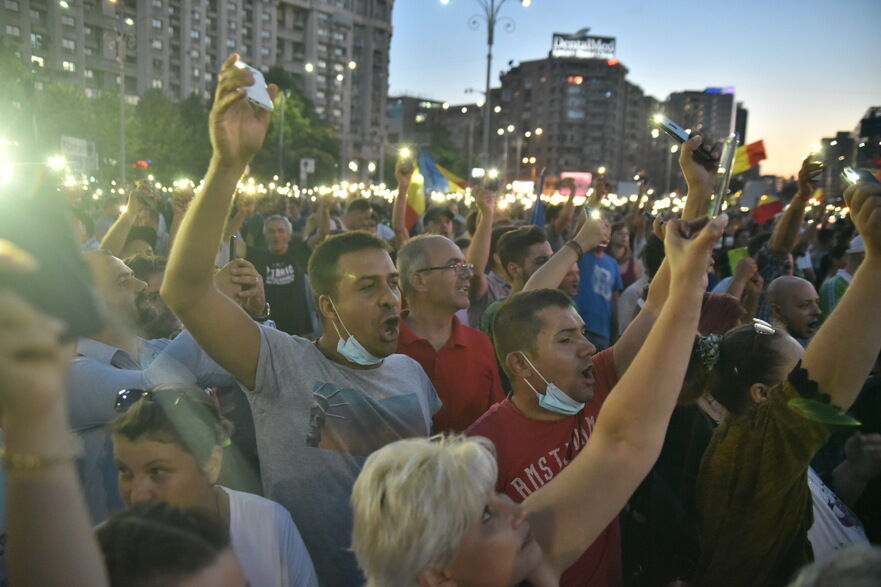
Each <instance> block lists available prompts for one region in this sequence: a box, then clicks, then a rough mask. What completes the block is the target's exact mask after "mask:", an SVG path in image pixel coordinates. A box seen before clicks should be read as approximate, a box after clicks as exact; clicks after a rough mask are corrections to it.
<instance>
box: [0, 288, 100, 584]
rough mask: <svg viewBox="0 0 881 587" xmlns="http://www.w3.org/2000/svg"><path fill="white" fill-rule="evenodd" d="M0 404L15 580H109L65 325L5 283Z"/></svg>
mask: <svg viewBox="0 0 881 587" xmlns="http://www.w3.org/2000/svg"><path fill="white" fill-rule="evenodd" d="M0 323H2V324H3V328H0V406H2V413H3V422H2V425H3V433H4V437H5V438H4V443H5V447H6V448H5V451H6V454H5V461H6V463H5V469H6V487H5V494H6V504H5V508H6V537H5V539H6V545H5V546H6V556H5V559H6V570H7V572H8V579H9V584H10V585H23V586H25V587H27V586H34V587H36V586H41V587H42V586H48V587H56V586H57V587H62V586H66V585H96V586H98V587H100V586H102V585H107V584H108V581H107V576H106V573H105V571H104V561H103V559H102V558H101V553H100V552H99V550H98V544H97V542H96V541H95V538H94V536H93V534H92V528H91V523H90V521H89V516H88V512H87V511H86V503H85V500H84V499H83V494H82V489H81V488H80V485H79V477H78V476H77V472H76V467H75V465H74V458H75V456H76V452H77V451H76V448H75V447H76V446H77V444H76V442H75V439H74V438H73V435H72V434H71V432H70V430H69V428H68V424H67V410H66V396H65V387H64V374H65V370H66V367H67V365H68V362H69V361H70V355H71V354H72V352H69V351H64V350H63V349H62V347H61V345H60V342H59V339H60V336H61V330H62V328H61V325H60V324H59V323H58V322H57V321H55V320H53V319H51V318H49V317H48V316H45V315H42V314H40V313H39V312H37V311H36V310H35V309H34V308H32V307H31V306H30V305H29V304H27V303H26V302H24V301H23V300H21V299H20V298H19V297H18V296H16V295H14V294H12V293H11V292H7V291H0Z"/></svg>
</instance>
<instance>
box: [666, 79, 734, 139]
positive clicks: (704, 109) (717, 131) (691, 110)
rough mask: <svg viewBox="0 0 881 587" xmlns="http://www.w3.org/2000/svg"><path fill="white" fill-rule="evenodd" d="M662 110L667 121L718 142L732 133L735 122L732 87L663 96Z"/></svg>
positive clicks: (688, 91) (687, 91)
mask: <svg viewBox="0 0 881 587" xmlns="http://www.w3.org/2000/svg"><path fill="white" fill-rule="evenodd" d="M664 111H665V113H666V114H667V116H668V117H669V118H671V119H673V120H674V121H675V122H676V123H677V124H679V125H680V126H682V128H687V129H690V130H691V132H692V133H693V134H701V135H703V136H704V137H708V138H709V139H710V140H712V141H722V140H725V137H727V136H728V135H729V134H730V133H731V132H732V131H733V130H734V126H735V122H736V109H735V102H734V88H732V87H727V88H707V89H705V90H686V91H684V92H674V93H672V94H670V95H669V96H668V97H667V100H666V102H665V103H664ZM744 121H745V119H744ZM744 127H745V122H744ZM744 132H746V131H745V128H744Z"/></svg>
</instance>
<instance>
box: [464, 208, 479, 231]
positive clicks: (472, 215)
mask: <svg viewBox="0 0 881 587" xmlns="http://www.w3.org/2000/svg"><path fill="white" fill-rule="evenodd" d="M479 214H480V213H479V212H478V211H477V210H472V211H471V212H469V213H468V216H467V217H465V230H467V231H468V234H469V235H471V236H472V237H473V236H474V233H475V232H477V216H478V215H479Z"/></svg>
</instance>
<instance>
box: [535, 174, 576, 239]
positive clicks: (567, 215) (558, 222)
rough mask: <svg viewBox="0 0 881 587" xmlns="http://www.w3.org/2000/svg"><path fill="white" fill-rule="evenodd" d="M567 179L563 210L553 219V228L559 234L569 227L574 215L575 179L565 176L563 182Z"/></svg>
mask: <svg viewBox="0 0 881 587" xmlns="http://www.w3.org/2000/svg"><path fill="white" fill-rule="evenodd" d="M567 180H568V184H569V197H568V198H566V203H565V204H563V210H562V211H560V213H559V214H558V215H557V217H556V218H555V219H554V230H555V231H556V232H557V234H560V235H562V234H565V232H566V229H568V228H569V225H570V224H572V219H573V218H574V217H575V181H574V180H571V179H570V178H568V177H567V178H566V179H564V180H563V182H567ZM563 182H561V184H562V183H563ZM539 195H540V194H539Z"/></svg>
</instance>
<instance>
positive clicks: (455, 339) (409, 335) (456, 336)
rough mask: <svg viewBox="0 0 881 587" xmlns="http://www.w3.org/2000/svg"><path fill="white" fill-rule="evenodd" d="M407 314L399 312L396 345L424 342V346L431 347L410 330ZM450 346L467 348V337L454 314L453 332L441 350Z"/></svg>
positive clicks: (408, 312)
mask: <svg viewBox="0 0 881 587" xmlns="http://www.w3.org/2000/svg"><path fill="white" fill-rule="evenodd" d="M409 314H410V311H409V310H404V311H403V312H401V331H400V334H398V345H410V344H413V343H414V342H417V341H424V342H425V344H428V345H429V346H431V343H429V342H428V341H427V340H425V339H424V338H422V337H420V336H419V335H418V334H416V333H415V332H414V331H413V329H412V328H410V326H409V325H408V324H407V321H406V317H407V316H408V315H409ZM450 346H458V347H467V346H468V337H467V336H465V329H464V328H463V327H462V324H461V322H459V318H458V317H456V315H455V314H454V315H453V330H452V332H451V333H450V340H448V341H447V342H446V344H445V345H444V346H443V347H441V348H448V347H450Z"/></svg>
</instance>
